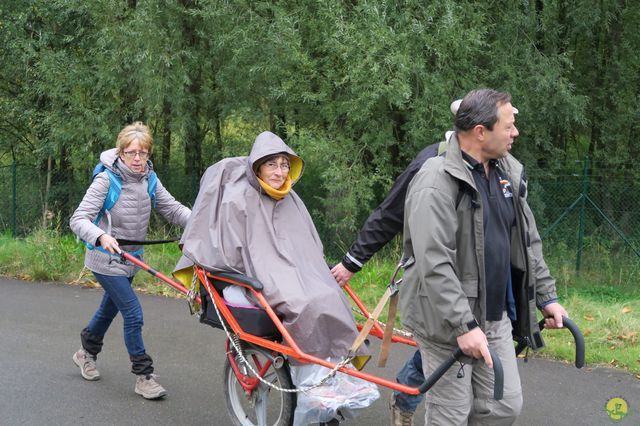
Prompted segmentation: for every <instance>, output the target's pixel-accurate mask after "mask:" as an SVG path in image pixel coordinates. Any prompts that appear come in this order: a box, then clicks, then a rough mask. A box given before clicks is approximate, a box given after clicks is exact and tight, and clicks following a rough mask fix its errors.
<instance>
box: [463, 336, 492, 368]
mask: <svg viewBox="0 0 640 426" xmlns="http://www.w3.org/2000/svg"><path fill="white" fill-rule="evenodd" d="M458 346H459V347H460V349H462V352H464V354H465V355H467V356H470V357H472V358H476V359H483V358H484V362H485V364H487V367H489V368H493V361H492V360H491V354H490V353H489V341H488V340H487V336H486V335H485V334H484V332H483V331H482V330H481V329H480V327H476V328H474V329H473V330H471V331H468V332H466V333H464V334H463V335H460V336H458Z"/></svg>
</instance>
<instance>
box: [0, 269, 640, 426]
mask: <svg viewBox="0 0 640 426" xmlns="http://www.w3.org/2000/svg"><path fill="white" fill-rule="evenodd" d="M101 295H102V290H100V289H90V288H81V287H75V286H67V285H61V284H46V283H28V282H22V281H17V280H11V279H2V278H0V425H1V426H8V425H133V424H135V425H154V426H157V425H207V424H208V425H227V424H230V422H229V420H228V417H227V413H226V408H225V405H224V394H223V387H222V365H223V359H224V358H223V357H224V334H223V332H221V331H218V330H214V329H212V328H210V327H208V326H205V325H202V324H200V323H198V322H197V321H196V319H195V317H191V316H190V315H189V313H188V310H187V307H186V304H185V302H184V301H181V300H176V299H169V298H163V297H156V296H146V295H141V300H142V304H143V308H144V313H145V323H146V324H145V326H144V339H145V344H146V346H147V351H148V353H149V354H150V355H151V356H152V357H153V358H154V360H155V365H156V373H158V375H159V378H158V380H159V381H160V383H162V385H163V386H165V387H166V388H167V390H168V391H169V395H168V397H167V398H165V399H164V400H161V401H147V400H145V399H143V398H142V397H140V396H138V395H136V394H135V393H134V392H133V387H134V380H135V378H134V376H133V375H132V374H131V373H130V372H129V369H130V365H129V360H128V356H127V354H126V350H125V348H124V343H123V341H122V321H121V319H120V317H118V318H117V319H116V321H115V322H114V324H113V326H112V328H111V330H110V332H109V334H108V335H107V337H106V338H105V347H104V351H103V353H102V354H101V356H100V358H99V364H98V365H99V368H100V372H101V374H102V379H101V380H99V381H97V382H87V381H85V380H83V379H82V378H81V376H80V374H79V371H78V369H77V367H76V366H75V365H74V364H73V362H72V360H71V355H72V354H73V353H74V351H75V350H77V349H78V347H79V332H80V330H81V329H82V328H83V327H84V326H85V325H86V323H87V322H88V320H89V319H90V317H91V315H92V314H93V312H94V310H95V308H96V307H97V305H98V302H99V300H100V298H101ZM547 332H560V331H545V333H547ZM587 351H588V348H587ZM411 353H412V351H411V350H410V349H409V348H401V347H399V348H398V349H395V348H394V351H393V352H392V354H391V359H390V360H389V365H388V367H387V370H386V372H382V375H384V376H385V377H388V378H392V377H393V373H394V372H395V371H397V369H399V368H400V367H401V365H402V364H403V362H404V360H406V359H407V358H408V356H409V355H410V354H411ZM370 364H374V363H373V362H372V363H370ZM587 367H588V368H585V369H583V370H577V369H576V368H575V367H573V366H571V365H569V364H563V363H558V362H551V361H545V360H541V359H531V360H530V361H529V362H528V363H527V364H524V363H521V364H520V372H521V376H522V382H523V387H524V388H523V392H524V400H525V406H524V409H523V413H522V416H521V417H520V418H519V420H518V422H517V425H581V426H582V425H608V424H614V422H613V421H612V420H610V419H609V417H608V416H607V413H606V412H605V405H606V403H607V401H608V400H609V399H610V398H613V397H622V398H623V399H624V400H625V401H626V402H627V403H628V404H629V411H628V414H627V416H626V417H625V418H623V419H622V421H620V422H618V423H615V424H620V425H640V380H638V379H636V378H635V377H634V376H633V375H630V374H628V373H624V372H621V371H617V370H612V369H608V368H589V366H587ZM367 371H371V372H375V371H376V369H375V368H371V367H367ZM389 393H390V392H389V390H387V389H381V394H382V397H381V398H380V400H378V401H377V402H376V403H374V404H373V406H372V407H370V408H369V409H368V410H367V411H366V412H365V413H363V414H362V415H361V416H360V417H358V418H357V419H355V420H351V421H349V422H345V423H343V424H345V425H349V424H350V425H385V424H388V420H387V419H388V411H387V400H388V396H389ZM417 419H419V421H417V424H423V419H424V409H423V408H420V409H419V411H418V413H417Z"/></svg>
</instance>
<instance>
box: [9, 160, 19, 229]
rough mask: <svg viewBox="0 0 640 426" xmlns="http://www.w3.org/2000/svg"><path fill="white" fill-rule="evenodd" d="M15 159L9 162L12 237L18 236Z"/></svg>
mask: <svg viewBox="0 0 640 426" xmlns="http://www.w3.org/2000/svg"><path fill="white" fill-rule="evenodd" d="M16 179H17V173H16V159H15V158H14V159H13V163H12V164H11V181H12V182H11V187H12V198H11V231H12V234H13V238H16V237H17V236H18V231H17V229H16V214H17V210H18V209H17V204H18V195H17V186H16Z"/></svg>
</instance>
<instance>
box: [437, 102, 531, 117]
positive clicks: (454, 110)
mask: <svg viewBox="0 0 640 426" xmlns="http://www.w3.org/2000/svg"><path fill="white" fill-rule="evenodd" d="M461 103H462V99H456V100H455V101H453V102H451V106H450V107H449V109H450V110H451V114H453V115H456V114H457V113H458V108H460V104H461ZM518 112H519V111H518V108H516V107H513V113H514V114H517V113H518Z"/></svg>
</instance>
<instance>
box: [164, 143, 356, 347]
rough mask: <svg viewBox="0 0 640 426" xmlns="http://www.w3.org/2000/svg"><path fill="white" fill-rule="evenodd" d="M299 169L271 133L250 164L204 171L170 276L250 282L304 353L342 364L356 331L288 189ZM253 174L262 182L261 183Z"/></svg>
mask: <svg viewBox="0 0 640 426" xmlns="http://www.w3.org/2000/svg"><path fill="white" fill-rule="evenodd" d="M274 156H275V157H276V158H275V159H274V158H273V157H274ZM283 163H286V164H283ZM287 165H288V166H289V168H288V169H287V168H286V167H287ZM274 167H275V168H274ZM303 169H304V162H303V161H302V159H301V158H300V157H298V156H297V155H296V153H295V152H293V150H292V149H291V148H289V147H288V146H287V145H286V144H285V143H284V142H283V141H282V139H280V138H279V137H278V136H276V135H275V134H273V133H270V132H264V133H261V134H260V135H258V137H257V138H256V141H255V143H254V145H253V148H252V150H251V154H250V155H249V157H234V158H227V159H224V160H222V161H220V162H218V163H216V164H214V165H213V166H211V167H209V168H208V169H207V171H206V172H205V174H204V175H203V177H202V179H201V182H200V185H201V186H200V192H199V193H198V198H197V199H196V202H195V205H194V207H193V213H192V216H191V220H190V221H189V224H188V225H187V227H186V228H185V230H184V233H183V235H182V239H181V243H182V244H183V248H182V252H183V255H184V257H186V258H187V259H184V258H183V259H181V261H180V263H179V264H178V267H177V268H176V269H181V268H183V267H185V266H188V265H189V264H191V262H195V263H196V264H198V265H200V266H202V267H204V268H205V269H208V270H212V271H228V272H237V273H241V274H245V275H249V276H251V277H254V278H257V279H258V280H260V281H261V282H262V284H263V286H264V289H263V291H262V293H263V295H264V297H265V298H266V300H267V301H268V302H269V304H270V305H271V307H272V308H273V309H274V310H275V311H276V312H277V313H278V314H279V315H281V316H282V317H283V324H284V326H285V327H286V328H287V331H289V333H290V334H291V335H292V337H293V339H294V340H295V341H296V343H297V344H298V346H300V348H301V349H302V350H303V351H305V352H306V353H308V354H310V355H314V356H317V357H322V358H326V357H341V356H345V355H347V352H348V350H349V348H350V347H351V344H352V343H353V341H354V340H355V338H356V337H357V335H358V332H357V329H356V324H355V321H354V319H353V316H352V314H351V307H350V305H349V303H348V301H347V300H346V297H345V296H344V295H343V293H342V290H341V289H340V287H339V286H338V284H337V283H336V281H335V280H334V278H333V277H332V276H331V273H330V270H329V267H328V266H327V264H326V262H325V259H324V255H323V248H322V242H321V241H320V237H319V235H318V233H317V231H316V228H315V226H314V225H313V222H312V220H311V216H310V215H309V212H308V211H307V209H306V207H305V205H304V203H303V202H302V200H301V199H300V197H299V196H298V195H297V194H296V193H295V191H294V190H293V189H292V188H293V186H294V185H295V184H296V182H298V180H299V179H300V176H301V175H302V172H303ZM260 170H264V171H265V173H266V174H267V175H268V176H264V177H263V179H260V178H259V177H258V176H257V174H256V173H259V172H260ZM274 182H275V183H274ZM270 184H274V185H279V186H278V189H276V188H274V187H273V186H271V185H270Z"/></svg>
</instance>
